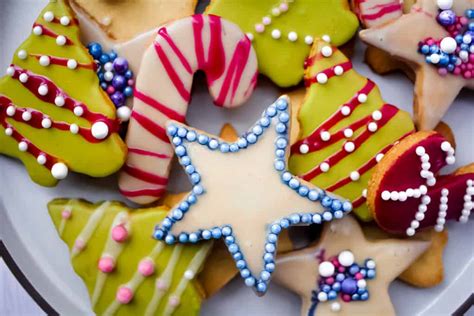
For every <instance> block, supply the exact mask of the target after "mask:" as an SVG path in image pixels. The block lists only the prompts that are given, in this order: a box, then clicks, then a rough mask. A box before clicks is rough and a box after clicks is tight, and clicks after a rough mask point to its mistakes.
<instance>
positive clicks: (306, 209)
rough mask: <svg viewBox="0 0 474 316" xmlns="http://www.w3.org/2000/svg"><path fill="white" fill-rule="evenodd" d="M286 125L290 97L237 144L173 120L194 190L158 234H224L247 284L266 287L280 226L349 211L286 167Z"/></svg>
mask: <svg viewBox="0 0 474 316" xmlns="http://www.w3.org/2000/svg"><path fill="white" fill-rule="evenodd" d="M289 130H290V106H289V104H288V98H287V97H286V96H283V97H280V98H279V99H278V100H277V101H276V102H275V103H274V104H272V105H270V106H269V107H268V108H267V109H266V110H265V111H264V113H263V114H262V116H261V118H260V119H259V120H258V122H257V123H256V124H255V125H254V126H253V127H252V128H251V129H250V130H249V131H248V132H247V133H245V134H244V135H242V136H241V137H240V138H239V139H238V140H237V141H236V142H233V143H229V142H226V141H224V140H222V139H219V138H218V137H217V136H212V135H208V134H205V133H203V132H200V131H197V130H195V129H193V128H189V127H187V126H185V125H183V124H181V123H178V122H176V121H170V122H169V123H168V124H167V133H168V135H169V136H170V139H171V143H172V144H173V145H174V146H175V153H176V155H177V156H178V157H179V162H180V164H181V165H182V166H183V167H184V169H185V171H186V173H187V174H188V175H189V179H190V180H191V182H192V184H193V189H192V191H191V193H190V194H188V195H187V196H186V197H185V198H183V200H182V201H181V202H180V203H179V204H178V206H177V207H175V208H174V209H172V210H171V211H170V213H169V215H168V216H167V218H165V219H164V220H163V221H162V222H161V223H160V224H159V225H158V226H157V228H156V230H155V238H157V239H160V240H165V241H166V242H167V243H168V244H174V243H176V242H180V243H195V242H197V241H199V240H206V239H211V238H214V239H218V238H221V237H222V238H224V239H225V242H226V244H227V246H228V250H229V252H230V253H231V254H232V255H233V258H234V260H235V261H236V266H237V268H238V269H239V270H240V274H241V276H242V277H243V278H244V279H245V283H246V285H247V286H250V287H254V288H255V289H256V291H257V293H259V294H263V293H265V292H266V290H267V285H268V282H269V281H270V278H271V274H272V272H273V270H274V269H275V265H274V256H275V253H276V248H277V239H278V234H279V233H280V232H281V231H282V230H283V229H285V228H288V227H289V226H291V225H296V224H310V223H317V224H319V223H321V222H323V221H330V220H332V219H333V218H342V217H343V216H344V214H345V213H347V212H349V211H350V210H351V209H352V206H351V203H350V202H348V201H343V200H341V199H340V198H339V197H337V196H335V195H332V194H329V193H325V192H324V191H323V190H320V189H319V188H317V187H315V186H314V185H312V184H311V183H309V182H306V181H304V180H302V179H299V178H297V177H296V176H293V175H292V174H291V173H290V172H288V171H287V158H288V150H287V148H288V145H289V140H288V139H289V136H288V133H289Z"/></svg>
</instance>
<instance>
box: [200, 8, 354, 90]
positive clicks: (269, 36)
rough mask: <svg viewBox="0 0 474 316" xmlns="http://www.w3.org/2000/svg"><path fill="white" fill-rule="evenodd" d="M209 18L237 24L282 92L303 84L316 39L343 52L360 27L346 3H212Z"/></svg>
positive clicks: (266, 71)
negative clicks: (325, 40)
mask: <svg viewBox="0 0 474 316" xmlns="http://www.w3.org/2000/svg"><path fill="white" fill-rule="evenodd" d="M206 13H209V14H216V15H219V16H222V17H223V18H226V19H229V20H230V21H233V22H234V23H237V24H238V25H239V26H240V27H241V28H242V30H244V32H246V33H247V36H248V37H249V38H250V39H251V40H252V44H253V46H254V48H255V51H256V52H257V56H258V62H259V70H260V73H262V74H264V75H266V76H267V77H269V78H270V79H271V80H272V81H273V82H275V83H276V84H277V85H278V86H280V87H289V86H294V85H297V84H298V83H299V82H300V81H301V79H303V72H304V68H303V64H304V61H305V59H306V57H308V54H309V51H310V48H311V44H312V43H313V39H314V38H316V37H321V36H323V35H324V34H328V35H329V36H331V38H332V39H333V43H334V45H336V46H340V45H342V44H344V43H346V42H348V41H349V40H350V39H351V38H352V37H353V36H354V34H355V32H356V30H357V28H358V26H359V25H358V21H357V17H356V16H355V15H354V14H353V13H352V12H351V11H350V7H349V3H348V1H347V0H305V1H296V0H260V1H253V0H243V1H238V2H236V1H234V0H212V1H211V3H210V4H209V6H208V7H207V9H206Z"/></svg>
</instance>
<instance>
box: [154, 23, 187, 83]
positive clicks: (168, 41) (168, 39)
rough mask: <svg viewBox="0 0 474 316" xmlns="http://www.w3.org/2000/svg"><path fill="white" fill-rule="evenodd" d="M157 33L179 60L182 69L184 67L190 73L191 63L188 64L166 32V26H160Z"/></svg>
mask: <svg viewBox="0 0 474 316" xmlns="http://www.w3.org/2000/svg"><path fill="white" fill-rule="evenodd" d="M158 35H160V36H161V37H162V38H163V39H164V40H165V41H166V42H167V43H168V45H169V46H170V47H171V49H172V50H173V52H174V54H175V55H176V57H178V59H179V60H180V61H181V64H182V65H183V67H184V69H186V71H187V72H188V73H189V74H190V75H191V74H192V73H193V70H192V69H191V65H189V62H188V60H187V59H186V57H185V56H184V54H183V53H182V52H181V50H180V49H179V48H178V46H176V44H175V42H174V41H173V39H172V38H171V37H170V35H169V34H168V30H167V29H166V27H162V28H160V29H159V30H158Z"/></svg>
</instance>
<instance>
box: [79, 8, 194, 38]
mask: <svg viewBox="0 0 474 316" xmlns="http://www.w3.org/2000/svg"><path fill="white" fill-rule="evenodd" d="M72 3H73V4H74V6H75V7H77V9H79V10H81V11H82V12H83V13H84V14H85V15H87V16H88V17H89V18H90V19H91V20H93V21H94V22H95V23H96V24H97V25H98V26H99V27H100V28H101V29H102V30H103V31H104V32H106V33H107V35H108V36H109V37H110V38H112V39H115V40H117V41H120V42H123V41H127V40H131V39H132V38H134V37H136V36H137V35H139V34H142V33H145V32H147V31H150V30H152V29H155V28H156V27H158V26H160V25H162V24H163V23H167V22H169V21H172V20H176V19H180V18H184V17H186V16H189V15H192V14H193V13H194V9H195V8H196V4H197V1H196V0H181V1H167V0H134V1H107V0H72Z"/></svg>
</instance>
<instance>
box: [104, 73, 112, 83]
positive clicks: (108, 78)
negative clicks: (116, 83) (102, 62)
mask: <svg viewBox="0 0 474 316" xmlns="http://www.w3.org/2000/svg"><path fill="white" fill-rule="evenodd" d="M113 78H114V74H113V73H112V72H111V71H106V72H105V73H104V80H105V81H112V79H113Z"/></svg>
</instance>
